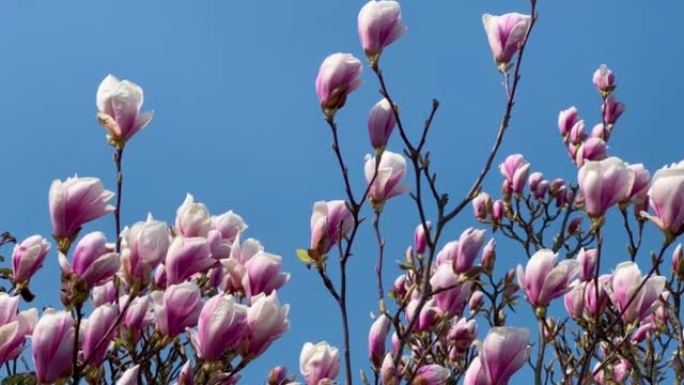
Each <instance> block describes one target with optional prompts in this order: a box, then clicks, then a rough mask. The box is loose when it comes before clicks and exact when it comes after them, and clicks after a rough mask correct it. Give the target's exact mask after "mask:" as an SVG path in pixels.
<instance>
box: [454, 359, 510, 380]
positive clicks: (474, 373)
mask: <svg viewBox="0 0 684 385" xmlns="http://www.w3.org/2000/svg"><path fill="white" fill-rule="evenodd" d="M504 384H505V383H504ZM463 385H489V382H488V380H487V376H486V374H485V372H484V370H483V369H482V363H481V362H480V357H475V358H474V359H473V360H472V361H471V362H470V365H469V366H468V369H467V370H466V372H465V375H464V376H463Z"/></svg>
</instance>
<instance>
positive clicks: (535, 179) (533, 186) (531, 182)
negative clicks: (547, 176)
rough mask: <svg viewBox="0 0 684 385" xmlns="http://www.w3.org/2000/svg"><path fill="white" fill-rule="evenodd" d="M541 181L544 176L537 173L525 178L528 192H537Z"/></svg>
mask: <svg viewBox="0 0 684 385" xmlns="http://www.w3.org/2000/svg"><path fill="white" fill-rule="evenodd" d="M543 180H544V174H542V173H541V172H539V171H536V172H533V173H532V174H530V176H529V177H528V178H527V184H528V186H529V187H530V191H531V192H533V193H534V191H535V190H537V187H538V186H539V183H541V182H542V181H543Z"/></svg>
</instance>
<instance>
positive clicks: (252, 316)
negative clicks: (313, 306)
mask: <svg viewBox="0 0 684 385" xmlns="http://www.w3.org/2000/svg"><path fill="white" fill-rule="evenodd" d="M289 312H290V305H280V302H278V295H277V293H276V292H275V291H274V292H272V293H271V294H269V295H266V294H259V295H257V296H256V297H254V298H252V305H251V306H250V307H249V309H248V310H247V351H248V352H249V354H251V355H252V356H255V357H256V356H258V355H260V354H261V353H263V352H265V351H266V349H268V347H269V346H270V345H271V343H273V341H275V340H277V339H278V338H280V336H281V335H283V333H285V332H286V331H288V330H289V329H290V321H288V319H287V315H288V313H289Z"/></svg>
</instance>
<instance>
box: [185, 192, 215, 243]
mask: <svg viewBox="0 0 684 385" xmlns="http://www.w3.org/2000/svg"><path fill="white" fill-rule="evenodd" d="M211 222H212V221H211V217H210V216H209V210H208V209H207V206H205V205H204V203H200V202H195V198H194V197H193V196H192V194H187V195H186V196H185V200H184V201H183V204H181V205H180V206H179V207H178V210H176V232H177V233H178V234H180V235H182V236H184V237H206V236H207V234H208V233H209V230H211V225H212V223H211Z"/></svg>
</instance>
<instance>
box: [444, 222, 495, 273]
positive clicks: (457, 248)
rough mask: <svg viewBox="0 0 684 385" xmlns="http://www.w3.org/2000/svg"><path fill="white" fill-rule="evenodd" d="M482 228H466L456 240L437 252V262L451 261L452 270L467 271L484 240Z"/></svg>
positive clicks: (457, 271)
mask: <svg viewBox="0 0 684 385" xmlns="http://www.w3.org/2000/svg"><path fill="white" fill-rule="evenodd" d="M484 235H485V231H484V230H478V229H475V228H472V227H470V228H468V229H466V230H465V231H463V233H461V236H460V237H459V239H458V241H452V242H448V243H447V244H446V245H444V247H443V248H442V249H441V250H440V251H439V253H438V254H437V263H439V264H441V263H445V262H448V263H451V264H452V265H453V269H454V272H456V273H463V272H465V271H468V270H469V269H470V268H471V267H473V264H474V263H475V259H476V258H477V254H478V252H479V251H480V248H482V243H483V242H484Z"/></svg>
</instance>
